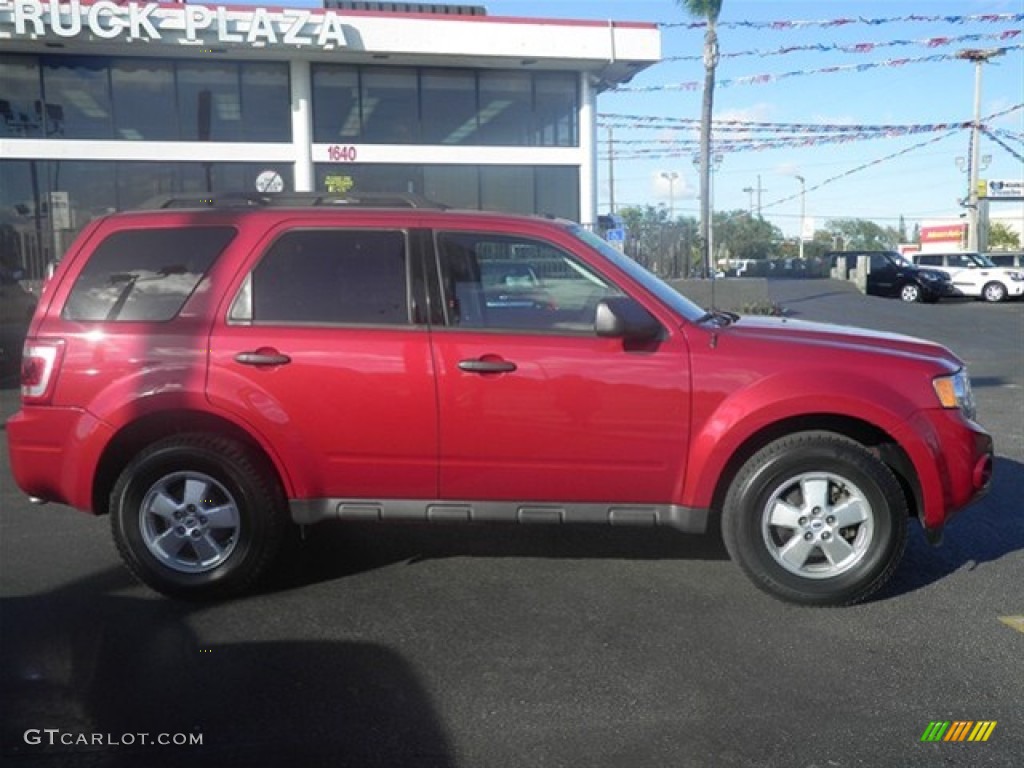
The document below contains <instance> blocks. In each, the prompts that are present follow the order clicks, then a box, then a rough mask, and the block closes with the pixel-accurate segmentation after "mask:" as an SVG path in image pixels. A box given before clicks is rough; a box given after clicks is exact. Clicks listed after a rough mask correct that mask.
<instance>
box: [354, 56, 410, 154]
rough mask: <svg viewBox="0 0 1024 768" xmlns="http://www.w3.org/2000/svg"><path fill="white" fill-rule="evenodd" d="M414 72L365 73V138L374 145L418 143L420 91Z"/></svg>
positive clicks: (385, 71)
mask: <svg viewBox="0 0 1024 768" xmlns="http://www.w3.org/2000/svg"><path fill="white" fill-rule="evenodd" d="M417 79H418V78H417V73H416V70H414V69H383V68H381V69H372V70H365V71H364V72H363V73H362V111H363V134H362V135H363V139H364V141H368V142H372V143H373V144H416V143H418V142H419V140H420V137H419V124H420V116H419V98H418V97H419V93H418V91H419V88H418V85H417Z"/></svg>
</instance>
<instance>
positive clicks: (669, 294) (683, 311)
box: [569, 225, 707, 323]
mask: <svg viewBox="0 0 1024 768" xmlns="http://www.w3.org/2000/svg"><path fill="white" fill-rule="evenodd" d="M569 231H570V232H572V234H574V235H575V236H576V237H578V238H579V239H580V240H582V241H583V242H584V243H586V244H587V245H589V246H590V247H591V248H594V249H596V250H597V251H599V252H600V253H601V255H602V256H604V257H605V258H606V259H608V260H609V261H610V262H612V263H613V264H614V265H615V266H617V267H618V268H619V269H621V270H622V271H623V272H625V273H626V274H628V275H629V276H630V277H631V278H633V279H634V280H636V281H637V282H638V283H640V284H641V285H643V286H644V288H646V289H647V290H648V291H650V292H651V293H653V294H654V295H655V296H657V297H658V299H660V300H661V301H662V302H663V303H665V304H666V305H667V306H668V307H669V308H671V309H673V310H675V311H676V312H678V313H679V314H680V315H682V316H683V317H684V318H686V319H687V320H689V321H690V322H693V323H696V322H699V321H700V320H701V319H702V318H704V317H705V315H706V314H707V313H706V312H705V311H704V310H703V309H701V308H700V307H698V306H697V305H696V304H694V303H693V302H692V301H690V300H689V299H688V298H686V297H685V296H683V294H681V293H679V291H677V290H676V289H675V288H673V287H672V286H670V285H668V284H667V283H665V282H664V281H662V280H661V279H660V278H658V277H656V276H655V275H653V274H652V273H650V272H648V271H647V270H646V269H644V268H643V267H642V266H640V264H638V263H637V262H635V261H633V260H632V259H631V258H629V257H628V256H625V255H624V254H621V253H619V252H618V251H617V250H615V249H614V248H612V247H611V246H610V245H608V243H606V242H605V241H604V240H603V239H601V238H600V237H598V236H597V235H595V234H594V233H593V232H591V231H589V230H587V229H584V228H583V227H581V226H579V225H575V226H573V227H570V228H569Z"/></svg>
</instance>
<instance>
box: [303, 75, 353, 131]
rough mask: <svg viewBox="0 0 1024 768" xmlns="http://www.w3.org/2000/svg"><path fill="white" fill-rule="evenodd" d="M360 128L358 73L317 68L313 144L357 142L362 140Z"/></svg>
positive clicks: (314, 87)
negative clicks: (315, 142) (314, 142)
mask: <svg viewBox="0 0 1024 768" xmlns="http://www.w3.org/2000/svg"><path fill="white" fill-rule="evenodd" d="M361 128H362V119H361V117H360V110H359V72H358V70H357V69H356V68H355V67H338V66H334V65H330V64H314V65H313V141H317V142H323V143H325V144H331V143H334V142H338V141H355V140H357V139H358V138H359V137H360V136H361Z"/></svg>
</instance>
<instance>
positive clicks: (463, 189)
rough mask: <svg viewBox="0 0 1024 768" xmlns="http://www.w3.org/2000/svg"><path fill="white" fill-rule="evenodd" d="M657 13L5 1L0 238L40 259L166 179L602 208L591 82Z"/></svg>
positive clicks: (650, 58) (184, 188)
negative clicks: (580, 15) (583, 16)
mask: <svg viewBox="0 0 1024 768" xmlns="http://www.w3.org/2000/svg"><path fill="white" fill-rule="evenodd" d="M659 57H660V34H659V32H658V29H657V27H656V26H655V25H654V24H651V23H638V22H593V21H573V20H561V19H538V18H508V17H493V16H488V15H487V13H486V10H485V9H484V8H482V7H479V6H451V5H436V4H413V3H395V2H391V3H385V2H337V1H336V0H327V3H326V5H325V7H323V8H316V9H310V8H281V7H279V6H275V7H248V6H245V7H243V6H222V5H193V4H180V3H159V2H145V1H144V0H139V1H136V0H129V1H128V2H124V1H123V0H122V1H121V2H113V0H0V247H2V248H3V252H2V254H0V257H2V259H3V262H4V263H5V264H7V265H8V266H14V267H19V268H21V269H23V270H25V271H27V272H28V273H29V274H30V275H33V276H36V275H38V274H39V273H40V272H41V270H42V269H43V265H44V264H45V263H46V262H47V261H49V260H51V259H53V258H59V256H60V255H61V254H62V253H63V251H64V250H65V249H66V247H67V245H68V243H70V241H71V239H72V238H73V236H74V235H75V233H76V232H77V231H79V230H80V229H81V228H82V227H83V226H84V225H85V223H87V222H88V221H89V220H90V219H92V218H94V217H96V216H97V215H101V214H103V213H105V212H108V211H112V210H123V209H127V208H132V207H136V206H138V205H140V204H141V203H143V202H144V201H145V200H147V199H149V198H151V197H153V196H155V195H160V194H173V193H196V192H199V193H203V192H207V191H216V192H223V191H227V190H233V191H252V192H255V191H257V190H259V191H276V190H294V191H300V192H306V191H324V192H345V191H348V190H350V189H353V190H355V191H359V192H415V193H419V194H422V195H425V196H426V197H429V198H432V199H435V200H437V201H439V202H443V203H447V204H450V205H456V206H461V207H470V208H484V209H495V210H511V211H519V212H525V213H550V214H553V215H556V216H563V217H567V218H572V219H576V220H581V221H583V222H585V223H588V222H593V221H594V220H595V217H596V206H597V192H596V157H597V152H596V146H595V144H596V136H595V118H596V100H597V95H598V94H599V93H600V92H601V91H602V90H604V89H607V88H609V87H612V86H614V85H615V84H617V83H621V82H625V81H628V80H629V79H630V78H632V77H633V76H634V75H635V74H636V73H637V72H638V71H640V70H642V69H644V68H645V67H648V66H650V65H652V64H653V63H655V62H657V61H658V59H659Z"/></svg>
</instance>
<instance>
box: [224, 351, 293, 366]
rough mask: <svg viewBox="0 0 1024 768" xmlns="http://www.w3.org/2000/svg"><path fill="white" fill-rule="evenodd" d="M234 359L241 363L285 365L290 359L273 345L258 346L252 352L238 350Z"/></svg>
mask: <svg viewBox="0 0 1024 768" xmlns="http://www.w3.org/2000/svg"><path fill="white" fill-rule="evenodd" d="M235 361H236V362H239V363H241V364H242V365H287V364H288V363H290V362H291V361H292V359H291V358H290V357H288V355H282V354H281V353H280V352H278V351H277V350H276V349H274V348H273V347H260V348H259V349H257V350H255V351H252V352H239V353H238V354H237V355H235Z"/></svg>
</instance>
